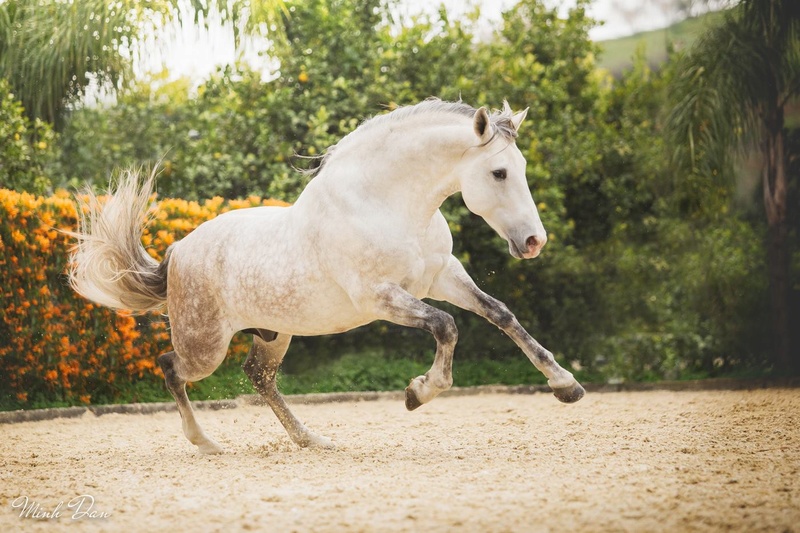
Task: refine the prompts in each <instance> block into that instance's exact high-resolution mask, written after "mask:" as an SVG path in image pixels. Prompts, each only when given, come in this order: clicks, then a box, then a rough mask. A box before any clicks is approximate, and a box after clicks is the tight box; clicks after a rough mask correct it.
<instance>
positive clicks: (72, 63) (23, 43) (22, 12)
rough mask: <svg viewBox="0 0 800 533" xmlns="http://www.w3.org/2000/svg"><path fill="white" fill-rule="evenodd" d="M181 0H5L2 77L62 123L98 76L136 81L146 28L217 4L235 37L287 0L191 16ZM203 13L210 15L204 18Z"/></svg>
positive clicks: (269, 18) (0, 28)
mask: <svg viewBox="0 0 800 533" xmlns="http://www.w3.org/2000/svg"><path fill="white" fill-rule="evenodd" d="M178 4H179V2H178V0H155V1H150V2H145V3H143V2H138V1H137V0H117V1H111V0H81V1H80V2H60V1H57V0H6V1H5V2H0V78H7V79H8V80H9V82H10V84H11V86H12V88H13V89H14V91H15V93H16V94H17V95H18V97H19V99H20V100H21V101H22V103H23V105H24V106H25V110H26V112H27V114H28V116H29V117H30V118H40V119H43V120H45V121H47V122H51V123H55V122H57V119H58V118H59V115H60V113H61V110H62V109H63V108H64V106H65V105H66V104H67V103H68V102H70V101H74V100H76V99H78V98H80V96H81V95H83V94H84V92H85V90H86V88H87V87H88V86H89V85H90V83H91V82H92V81H93V80H97V82H98V83H100V84H101V85H103V84H105V85H107V86H110V87H111V88H118V87H119V85H120V83H122V82H131V81H132V80H133V76H132V75H131V62H132V61H131V58H132V57H133V55H134V53H135V49H136V45H137V41H138V39H139V37H140V33H141V32H142V31H143V30H144V28H146V27H148V26H149V27H150V29H153V28H156V27H159V26H163V25H164V24H165V23H166V22H168V21H170V20H172V19H175V18H177V19H178V20H179V22H181V23H196V22H199V21H200V20H208V19H207V15H208V13H209V11H210V10H217V11H218V12H219V13H220V14H221V16H222V18H223V20H230V21H231V22H232V23H233V26H234V28H235V29H236V30H237V31H236V32H235V37H236V39H237V43H238V37H239V34H240V33H241V30H245V31H254V30H256V29H259V28H262V27H263V26H265V25H266V24H264V23H266V22H273V24H272V26H271V28H275V32H274V33H279V32H278V31H277V30H278V28H280V26H279V25H277V24H275V22H276V21H278V19H279V14H280V12H281V11H282V10H284V9H285V7H284V4H283V0H251V1H249V2H221V3H219V4H218V3H216V2H213V1H212V2H202V1H199V0H192V2H191V3H190V5H191V10H190V12H189V14H188V15H189V16H187V15H186V14H184V12H183V11H181V10H180V9H179V8H178ZM201 15H203V16H201Z"/></svg>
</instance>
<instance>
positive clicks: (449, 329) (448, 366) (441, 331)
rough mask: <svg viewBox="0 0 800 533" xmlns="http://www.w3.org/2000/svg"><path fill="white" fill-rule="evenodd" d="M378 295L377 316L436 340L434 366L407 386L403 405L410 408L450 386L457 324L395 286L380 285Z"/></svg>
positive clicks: (430, 398) (451, 383)
mask: <svg viewBox="0 0 800 533" xmlns="http://www.w3.org/2000/svg"><path fill="white" fill-rule="evenodd" d="M377 295H378V301H377V312H378V315H379V317H380V318H382V319H384V320H388V321H390V322H394V323H395V324H400V325H401V326H408V327H413V328H420V329H424V330H427V331H429V332H430V333H431V334H432V335H433V336H434V338H435V339H436V356H435V357H434V360H433V366H431V369H430V370H428V372H426V373H425V375H423V376H417V377H415V378H414V379H412V380H411V383H409V385H408V387H406V408H407V409H408V410H409V411H413V410H414V409H416V408H417V407H419V406H420V405H422V404H424V403H428V402H429V401H431V400H432V399H433V398H435V397H436V396H437V395H439V394H440V393H441V392H443V391H446V390H447V389H449V388H450V387H451V386H452V385H453V350H454V348H455V345H456V341H457V340H458V330H457V329H456V323H455V321H454V320H453V317H452V316H450V315H448V314H447V313H445V312H444V311H442V310H440V309H436V308H435V307H433V306H430V305H428V304H426V303H424V302H422V301H421V300H419V299H417V298H414V297H413V296H412V295H411V294H409V293H408V292H406V291H405V290H404V289H403V288H402V287H400V286H398V285H394V284H390V283H386V284H383V285H381V286H380V287H378V290H377Z"/></svg>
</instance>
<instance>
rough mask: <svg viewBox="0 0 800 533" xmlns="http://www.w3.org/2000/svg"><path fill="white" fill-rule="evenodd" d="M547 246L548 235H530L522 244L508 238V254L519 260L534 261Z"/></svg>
mask: <svg viewBox="0 0 800 533" xmlns="http://www.w3.org/2000/svg"><path fill="white" fill-rule="evenodd" d="M545 244H547V235H545V234H542V235H529V236H528V237H526V238H525V239H524V240H523V241H522V242H519V241H517V239H514V238H513V237H509V238H508V252H509V253H510V254H511V255H512V257H515V258H517V259H533V258H534V257H537V256H538V255H539V254H540V253H541V251H542V248H544V245H545Z"/></svg>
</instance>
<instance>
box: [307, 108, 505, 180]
mask: <svg viewBox="0 0 800 533" xmlns="http://www.w3.org/2000/svg"><path fill="white" fill-rule="evenodd" d="M476 112H477V109H475V108H474V107H472V106H471V105H468V104H465V103H463V102H461V101H458V102H445V101H443V100H440V99H439V98H435V97H431V98H428V99H427V100H423V101H422V102H420V103H418V104H414V105H409V106H402V107H398V108H397V109H395V110H393V111H390V112H389V113H384V114H382V115H376V116H374V117H371V118H368V119H366V120H365V121H364V122H362V123H361V125H360V126H358V127H357V128H356V129H355V130H353V131H352V132H351V133H349V134H348V135H347V136H345V137H344V138H343V139H342V140H341V141H339V142H338V143H337V144H334V145H333V146H330V147H328V149H327V150H325V153H324V154H323V155H321V156H319V157H318V158H317V159H318V160H319V162H320V163H319V165H318V166H317V167H315V168H312V169H309V170H308V171H306V172H308V173H309V174H311V175H312V176H315V175H317V174H319V172H321V171H322V169H323V167H324V166H325V165H327V164H328V163H329V162H330V160H331V158H332V157H333V156H334V154H335V153H336V152H338V151H339V150H340V149H341V148H343V147H346V146H347V145H349V144H351V143H353V142H355V141H357V140H358V139H359V138H360V137H361V136H362V135H365V134H367V133H372V134H374V133H375V130H376V129H378V128H386V127H388V126H389V125H390V124H392V123H396V122H402V121H404V120H408V119H409V118H412V117H417V116H419V115H432V116H433V115H448V114H449V115H453V116H455V117H462V118H469V119H471V118H473V117H474V116H475V113H476ZM513 115H514V113H513V111H511V108H510V107H509V106H508V102H503V109H502V110H493V111H492V112H491V113H490V114H489V123H490V124H491V125H492V127H493V131H494V134H493V136H492V138H491V139H490V141H489V142H491V141H492V140H494V138H495V137H496V136H498V135H499V136H501V137H502V138H504V139H508V140H511V139H514V138H516V137H517V131H516V129H515V128H514V124H513V123H512V122H511V117H512V116H513Z"/></svg>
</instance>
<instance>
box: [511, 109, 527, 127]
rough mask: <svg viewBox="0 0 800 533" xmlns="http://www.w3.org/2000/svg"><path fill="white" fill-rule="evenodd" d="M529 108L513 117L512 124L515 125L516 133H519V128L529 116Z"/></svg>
mask: <svg viewBox="0 0 800 533" xmlns="http://www.w3.org/2000/svg"><path fill="white" fill-rule="evenodd" d="M528 109H530V108H529V107H526V108H525V109H524V110H523V111H520V112H519V113H517V114H516V115H514V116H513V117H511V123H512V124H513V125H514V131H519V127H520V125H521V124H522V121H523V120H525V117H526V116H527V115H528Z"/></svg>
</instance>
